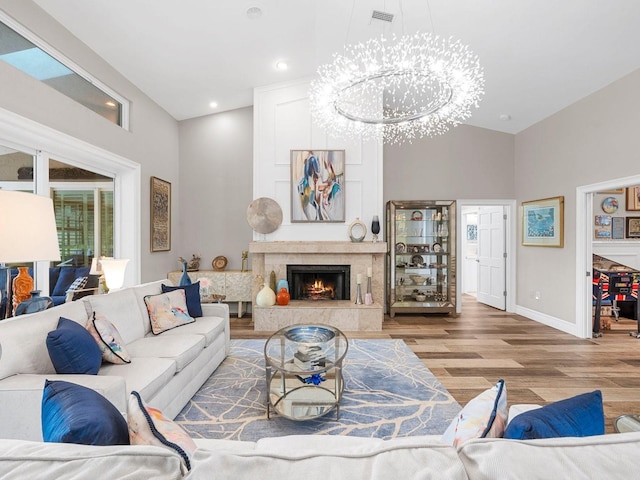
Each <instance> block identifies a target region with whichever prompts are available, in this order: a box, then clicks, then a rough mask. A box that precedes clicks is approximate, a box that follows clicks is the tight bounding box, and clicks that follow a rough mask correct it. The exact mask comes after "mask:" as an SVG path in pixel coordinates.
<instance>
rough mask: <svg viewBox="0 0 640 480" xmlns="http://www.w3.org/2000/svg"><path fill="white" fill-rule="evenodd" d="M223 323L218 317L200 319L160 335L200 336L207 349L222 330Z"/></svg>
mask: <svg viewBox="0 0 640 480" xmlns="http://www.w3.org/2000/svg"><path fill="white" fill-rule="evenodd" d="M224 327H225V321H224V319H223V318H220V317H200V318H197V319H196V321H195V322H193V323H188V324H186V325H183V326H182V327H180V328H178V329H174V330H167V331H166V332H163V333H162V336H163V337H166V336H172V335H192V334H196V335H202V336H203V337H204V340H205V346H206V347H208V346H209V345H211V343H212V342H213V341H214V340H215V339H216V338H218V335H220V333H221V332H222V331H223V330H224Z"/></svg>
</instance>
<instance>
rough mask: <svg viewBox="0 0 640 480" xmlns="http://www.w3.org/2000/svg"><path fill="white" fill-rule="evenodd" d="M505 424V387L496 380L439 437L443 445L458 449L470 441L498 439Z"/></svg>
mask: <svg viewBox="0 0 640 480" xmlns="http://www.w3.org/2000/svg"><path fill="white" fill-rule="evenodd" d="M506 424H507V386H506V385H505V383H504V380H499V381H498V383H496V384H495V385H494V386H493V387H492V388H490V389H489V390H485V391H484V392H482V393H481V394H480V395H478V396H477V397H475V398H473V399H472V400H471V401H470V402H469V403H467V405H466V406H465V407H464V408H463V409H462V411H461V412H460V413H459V414H458V416H457V417H456V418H454V419H453V421H452V422H451V424H450V425H449V427H448V428H447V430H446V431H445V432H444V434H443V435H442V442H443V443H446V444H447V445H453V446H454V447H457V446H459V445H462V444H463V443H464V442H466V441H467V440H471V439H472V438H501V437H502V435H503V434H504V429H505V425H506Z"/></svg>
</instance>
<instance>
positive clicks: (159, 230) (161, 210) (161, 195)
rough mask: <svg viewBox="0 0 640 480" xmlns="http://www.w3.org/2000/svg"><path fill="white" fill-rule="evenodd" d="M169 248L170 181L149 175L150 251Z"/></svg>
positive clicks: (160, 250)
mask: <svg viewBox="0 0 640 480" xmlns="http://www.w3.org/2000/svg"><path fill="white" fill-rule="evenodd" d="M168 250H171V183H169V182H167V181H165V180H160V179H159V178H157V177H151V251H152V252H163V251H168Z"/></svg>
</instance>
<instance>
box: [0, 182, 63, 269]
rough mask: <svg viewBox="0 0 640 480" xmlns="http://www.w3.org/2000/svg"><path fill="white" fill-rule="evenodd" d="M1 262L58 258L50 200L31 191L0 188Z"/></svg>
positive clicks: (56, 237) (58, 251)
mask: <svg viewBox="0 0 640 480" xmlns="http://www.w3.org/2000/svg"><path fill="white" fill-rule="evenodd" d="M0 225H1V226H2V227H1V228H2V235H0V262H4V263H22V262H39V261H52V260H60V246H59V245H58V231H57V229H56V217H55V214H54V211H53V201H52V200H51V199H50V198H48V197H43V196H40V195H34V194H33V193H25V192H13V191H8V190H0Z"/></svg>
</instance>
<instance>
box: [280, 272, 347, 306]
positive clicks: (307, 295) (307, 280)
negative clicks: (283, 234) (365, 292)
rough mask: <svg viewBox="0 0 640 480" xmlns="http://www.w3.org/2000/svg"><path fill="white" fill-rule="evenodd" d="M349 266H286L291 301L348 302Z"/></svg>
mask: <svg viewBox="0 0 640 480" xmlns="http://www.w3.org/2000/svg"><path fill="white" fill-rule="evenodd" d="M350 272H351V267H350V266H349V265H287V281H288V282H289V294H290V295H291V300H314V301H315V300H349V299H350V294H349V292H350V286H351V285H350V277H351V275H350Z"/></svg>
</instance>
